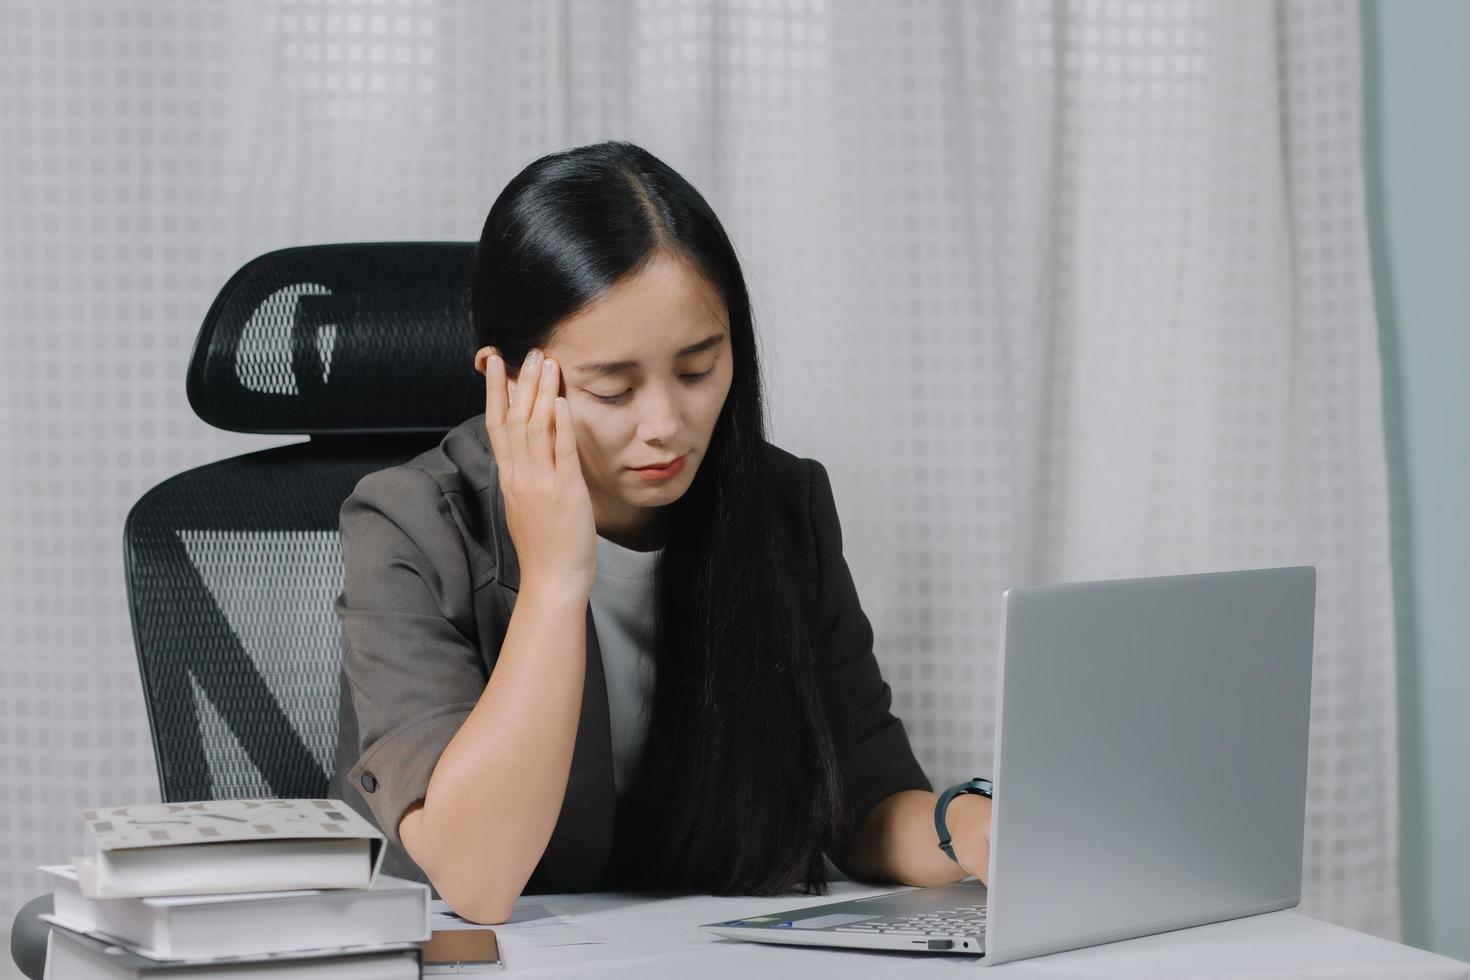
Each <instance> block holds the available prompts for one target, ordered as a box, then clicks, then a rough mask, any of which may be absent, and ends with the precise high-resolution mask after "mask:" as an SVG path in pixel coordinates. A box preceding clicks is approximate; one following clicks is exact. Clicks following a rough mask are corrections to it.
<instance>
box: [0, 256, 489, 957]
mask: <svg viewBox="0 0 1470 980" xmlns="http://www.w3.org/2000/svg"><path fill="white" fill-rule="evenodd" d="M472 249H473V244H472V243H460V242H412V243H405V242H385V243H364V244H344V245H318V246H307V247H301V248H288V249H282V250H280V251H275V252H270V253H267V254H265V255H262V256H260V257H259V258H256V259H254V260H252V261H250V262H248V263H246V265H245V266H244V267H243V268H241V269H240V271H238V272H237V273H235V275H234V276H232V277H231V278H230V280H229V282H227V283H226V284H225V286H224V288H223V289H222V290H221V291H220V294H219V296H218V297H217V298H216V299H215V301H214V304H213V305H212V306H211V307H210V310H209V313H208V314H207V315H206V316H205V318H204V323H203V325H202V326H201V327H200V331H199V336H198V338H197V339H196V340H195V343H194V350H193V353H192V355H191V356H190V360H189V370H188V378H187V391H188V397H189V404H190V406H191V407H192V408H193V409H194V412H195V414H197V415H198V416H199V417H200V418H201V419H203V420H204V421H206V422H208V423H210V424H211V425H215V426H218V427H219V428H222V429H229V430H231V431H235V432H258V433H282V434H284V433H292V434H305V435H308V436H310V439H309V440H308V441H306V442H299V443H293V444H291V445H287V446H280V447H277V448H273V449H267V450H263V451H260V452H252V453H247V454H244V455H241V456H236V457H233V458H230V459H225V460H221V461H219V462H215V463H209V464H207V465H205V466H200V467H197V468H195V469H192V470H188V471H186V472H184V473H180V474H178V475H177V476H173V477H170V478H169V479H167V480H165V481H163V482H162V483H160V484H158V485H157V486H156V487H154V488H152V489H151V490H149V491H148V492H147V493H145V494H144V495H143V496H142V497H141V498H140V499H139V500H138V501H137V503H136V504H134V505H133V507H132V509H131V511H129V513H128V517H127V521H126V523H125V524H124V528H123V562H124V566H125V569H126V581H127V594H128V612H129V615H130V617H131V619H132V626H133V641H134V646H135V647H136V650H137V655H138V670H139V672H140V674H141V675H142V680H143V693H144V699H145V701H146V704H147V709H148V725H149V728H150V730H151V732H152V737H153V748H154V755H155V758H156V761H157V765H158V783H159V787H160V791H161V795H162V799H163V801H164V802H175V801H186V800H202V799H245V798H254V797H281V798H290V797H304V798H320V797H325V796H326V795H327V786H328V782H329V780H330V779H331V776H332V769H333V764H334V756H335V751H336V737H337V718H338V709H339V699H340V698H342V697H345V696H346V691H345V689H344V688H343V687H342V686H341V683H340V682H341V676H340V675H341V671H340V666H341V661H342V647H341V644H342V635H341V624H340V623H339V622H338V620H337V618H336V616H335V614H334V613H333V610H332V601H333V599H334V598H335V597H336V595H337V593H338V592H339V591H340V590H341V588H342V558H341V550H340V543H339V541H338V533H337V516H338V509H339V508H340V506H341V504H342V501H343V500H344V499H345V498H346V497H347V496H348V495H349V494H350V493H351V492H352V490H353V487H354V486H355V485H356V484H357V481H358V480H359V479H361V478H362V477H363V476H364V475H366V474H367V473H371V472H373V471H375V470H380V469H384V468H386V467H389V466H393V465H396V464H398V463H401V462H404V461H405V460H407V459H410V458H412V457H413V456H415V455H417V454H418V453H420V452H422V451H424V450H425V449H429V448H431V447H433V446H434V445H436V444H437V443H438V442H439V441H440V440H441V439H442V438H443V437H444V434H445V433H446V432H448V431H449V429H451V428H453V427H454V426H455V425H458V424H459V423H460V422H463V421H464V420H465V419H467V418H469V417H470V416H472V415H476V414H478V413H479V412H481V411H483V410H484V382H483V380H482V379H481V377H480V375H478V374H477V373H476V372H475V371H474V368H473V367H472V358H473V355H474V350H475V340H474V333H473V330H472V329H471V325H470V315H469V293H468V285H467V270H468V263H469V260H470V256H471V251H472ZM49 911H51V896H50V895H49V894H48V895H43V896H41V897H39V898H37V899H34V900H32V901H31V902H29V903H27V904H26V905H25V906H24V907H23V908H22V909H21V910H20V912H19V914H18V915H17V916H16V919H15V924H14V928H13V930H12V933H11V954H12V956H13V958H14V959H15V962H16V965H17V966H18V967H19V968H20V969H21V972H22V973H24V974H25V975H26V976H28V977H32V978H40V977H41V976H42V971H43V970H44V964H45V952H46V935H47V932H48V930H49V927H48V926H47V925H46V923H44V922H42V921H40V920H39V919H37V918H36V914H37V913H39V912H49Z"/></svg>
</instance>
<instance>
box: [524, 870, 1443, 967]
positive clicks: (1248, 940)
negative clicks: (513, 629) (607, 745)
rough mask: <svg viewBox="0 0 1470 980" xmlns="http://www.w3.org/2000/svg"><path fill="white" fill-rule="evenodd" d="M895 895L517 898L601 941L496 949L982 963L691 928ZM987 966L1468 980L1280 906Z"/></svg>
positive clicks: (563, 955)
mask: <svg viewBox="0 0 1470 980" xmlns="http://www.w3.org/2000/svg"><path fill="white" fill-rule="evenodd" d="M899 890H901V889H896V888H893V887H891V886H890V887H874V886H870V885H860V884H857V883H854V882H834V883H833V884H832V894H831V895H830V896H787V897H784V898H775V899H770V898H711V897H708V896H694V897H679V898H653V897H649V896H647V895H639V894H637V893H595V894H585V895H527V896H525V897H523V898H522V899H521V902H520V903H518V907H520V906H521V905H526V906H534V905H540V906H545V907H546V908H547V909H549V910H550V911H553V912H559V913H561V914H564V915H568V916H571V917H573V918H575V919H576V922H577V925H578V926H581V927H586V929H588V930H590V931H592V932H595V933H598V934H600V937H601V938H602V939H603V940H605V942H603V943H601V944H589V945H580V946H551V947H537V948H521V949H517V948H514V947H510V948H508V949H507V951H506V966H507V967H508V969H507V970H506V973H505V974H504V975H505V976H512V977H603V978H606V977H629V978H633V977H636V978H638V980H657V978H663V977H667V978H671V980H672V978H679V980H685V978H689V977H694V978H697V980H722V978H726V977H730V978H736V977H739V978H748V977H758V978H760V980H777V978H781V977H801V978H803V980H813V978H818V977H841V978H843V980H855V978H861V977H873V978H884V980H888V978H892V977H896V976H911V975H913V976H917V975H919V974H926V975H927V974H937V973H945V972H948V973H949V974H950V975H954V974H955V973H956V971H973V970H975V969H977V968H978V967H979V965H980V964H981V962H982V960H981V959H980V958H978V957H971V956H950V955H940V954H925V953H899V952H893V953H889V952H857V951H848V950H835V949H820V948H816V947H812V948H803V947H791V946H772V945H765V944H761V943H744V942H739V941H736V940H733V939H723V938H720V937H717V936H712V935H710V934H708V933H705V932H704V931H702V930H700V929H699V928H697V927H698V926H699V925H700V924H701V923H704V922H715V921H719V920H722V919H734V918H739V917H741V916H746V915H757V914H759V913H761V912H769V911H775V910H779V909H786V908H800V907H802V906H806V905H820V904H822V903H823V902H830V901H836V900H837V899H841V898H861V897H864V896H867V895H876V894H881V893H882V892H888V891H899ZM988 969H993V970H994V971H996V972H995V976H997V977H1001V976H1004V977H1019V978H1026V980H1032V978H1035V980H1053V978H1055V980H1063V978H1065V980H1081V978H1089V980H1091V978H1107V980H1121V978H1131V977H1160V978H1162V977H1169V978H1192V977H1212V978H1224V977H1249V978H1252V980H1267V978H1270V980H1284V978H1301V977H1321V978H1331V980H1357V978H1363V980H1369V978H1393V980H1409V978H1414V980H1419V978H1423V980H1431V978H1432V980H1470V964H1466V963H1462V962H1460V961H1459V960H1452V959H1447V958H1446V957H1443V956H1437V955H1435V954H1433V953H1427V952H1424V951H1423V950H1419V949H1414V948H1412V947H1409V946H1402V945H1399V944H1397V943H1391V942H1387V941H1386V940H1382V939H1378V938H1376V937H1373V936H1369V935H1366V934H1364V933H1360V932H1353V931H1352V930H1350V929H1343V928H1341V927H1339V926H1334V925H1330V924H1328V923H1326V922H1321V921H1319V920H1317V919H1312V918H1308V917H1307V916H1304V915H1300V914H1298V913H1296V912H1290V911H1288V912H1272V913H1270V914H1267V915H1257V916H1252V917H1250V918H1248V919H1235V920H1232V921H1229V922H1218V923H1215V924H1213V925H1207V926H1199V927H1196V928H1194V929H1182V930H1179V931H1177V932H1169V933H1163V934H1160V935H1157V936H1146V937H1143V938H1141V939H1130V940H1127V941H1124V942H1119V943H1111V944H1108V945H1106V946H1095V947H1093V948H1091V949H1082V950H1074V951H1072V952H1067V953H1054V954H1052V955H1050V956H1043V957H1037V958H1035V959H1031V960H1023V961H1020V962H1015V963H1006V964H1002V965H1000V966H997V967H991V968H988ZM970 975H973V974H970ZM983 975H984V974H981V976H983Z"/></svg>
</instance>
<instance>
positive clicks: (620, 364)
mask: <svg viewBox="0 0 1470 980" xmlns="http://www.w3.org/2000/svg"><path fill="white" fill-rule="evenodd" d="M724 339H725V335H724V333H716V334H710V335H709V336H708V337H706V338H704V339H703V340H701V341H700V342H699V343H697V344H690V345H689V346H688V347H685V348H682V349H681V350H680V351H679V356H680V357H683V356H684V355H686V354H698V353H699V352H700V351H702V350H709V349H710V348H711V347H714V346H715V345H716V344H718V343H719V342H720V341H722V340H724ZM637 366H638V362H637V361H591V362H589V363H587V364H578V365H577V366H576V368H575V369H574V370H577V371H590V372H592V373H593V374H595V375H597V376H599V377H601V376H602V375H605V374H617V373H618V372H619V371H627V370H628V369H630V368H635V367H637Z"/></svg>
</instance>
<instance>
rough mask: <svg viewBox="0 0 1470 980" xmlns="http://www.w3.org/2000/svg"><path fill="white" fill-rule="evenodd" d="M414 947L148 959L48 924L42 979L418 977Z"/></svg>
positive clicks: (370, 979) (407, 979) (392, 979)
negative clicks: (206, 958) (212, 958)
mask: <svg viewBox="0 0 1470 980" xmlns="http://www.w3.org/2000/svg"><path fill="white" fill-rule="evenodd" d="M421 957H422V953H421V950H420V948H419V947H418V946H408V947H405V946H373V947H366V946H364V947H357V948H355V949H349V950H343V949H324V950H311V951H308V952H303V953H290V954H286V955H284V956H281V955H276V956H269V957H255V958H251V959H244V958H234V959H226V960H215V961H206V962H194V961H190V960H161V961H160V960H150V959H148V958H147V957H145V956H138V955H137V954H135V953H130V952H128V951H127V950H125V949H122V948H120V947H118V946H114V945H110V944H108V943H107V942H105V941H102V940H99V939H97V938H95V937H92V936H83V935H78V934H77V933H73V932H68V931H67V930H65V929H52V930H51V934H50V936H49V937H48V938H47V940H46V972H45V974H44V976H45V980H418V978H419V969H420V962H421Z"/></svg>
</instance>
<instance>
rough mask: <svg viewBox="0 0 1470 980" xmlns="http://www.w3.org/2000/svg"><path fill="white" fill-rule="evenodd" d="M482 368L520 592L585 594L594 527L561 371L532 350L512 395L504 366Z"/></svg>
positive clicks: (593, 571)
mask: <svg viewBox="0 0 1470 980" xmlns="http://www.w3.org/2000/svg"><path fill="white" fill-rule="evenodd" d="M485 349H486V350H489V351H490V355H489V357H488V358H487V359H486V361H485V432H486V434H487V435H488V436H489V437H490V446H491V448H492V449H493V450H494V452H495V462H496V466H497V468H498V469H499V471H500V491H501V494H502V495H503V496H504V498H505V517H506V523H507V525H508V529H509V531H510V537H511V541H512V542H513V543H514V544H515V549H516V557H517V558H518V559H519V560H520V566H521V588H522V589H523V590H524V589H526V588H528V587H537V588H549V589H554V590H568V589H570V590H579V591H580V593H581V594H582V595H587V594H590V593H591V591H592V583H593V582H594V581H595V579H596V577H597V543H596V542H597V525H596V522H595V521H594V520H593V516H592V498H591V496H590V495H589V493H588V491H587V483H586V481H585V480H584V479H583V476H582V464H581V460H580V459H579V457H578V455H577V438H576V432H575V430H574V428H573V427H572V411H571V406H570V405H569V404H568V402H567V399H566V397H565V396H563V395H559V394H558V390H559V387H560V385H561V369H560V366H559V365H558V364H557V363H556V362H555V361H554V360H551V359H548V358H546V357H544V356H543V354H542V352H541V351H540V350H535V349H533V350H532V351H531V352H530V354H529V355H527V357H526V359H525V361H524V362H523V363H522V364H521V370H520V373H519V375H518V377H517V378H516V383H515V385H514V388H515V392H514V395H512V393H511V391H510V387H511V386H510V385H509V383H508V382H507V379H506V367H505V361H504V360H503V359H501V357H500V355H499V352H498V351H496V350H495V349H494V348H485Z"/></svg>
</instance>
